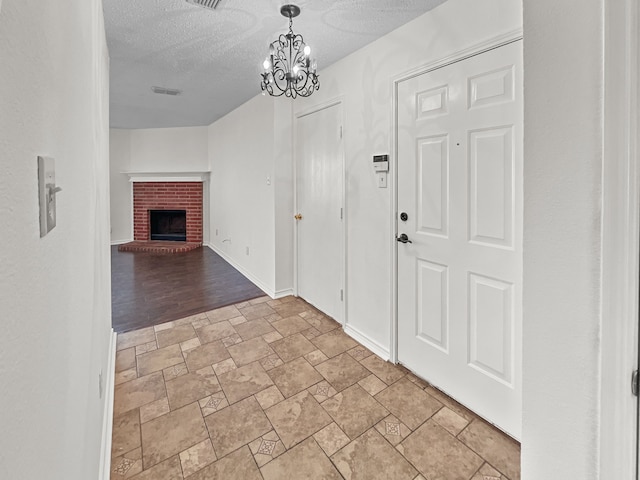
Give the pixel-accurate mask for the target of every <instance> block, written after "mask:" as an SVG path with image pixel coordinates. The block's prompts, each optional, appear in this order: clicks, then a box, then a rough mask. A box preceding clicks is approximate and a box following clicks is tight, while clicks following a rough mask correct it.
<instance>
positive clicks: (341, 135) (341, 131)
mask: <svg viewBox="0 0 640 480" xmlns="http://www.w3.org/2000/svg"><path fill="white" fill-rule="evenodd" d="M340 138H342V125H340Z"/></svg>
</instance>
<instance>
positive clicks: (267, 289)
mask: <svg viewBox="0 0 640 480" xmlns="http://www.w3.org/2000/svg"><path fill="white" fill-rule="evenodd" d="M205 246H207V247H209V248H210V249H211V250H213V251H214V252H216V253H217V254H218V255H220V256H221V257H222V258H224V259H225V260H226V261H227V262H228V263H229V264H230V265H231V266H232V267H233V268H235V269H236V270H238V271H239V272H240V273H241V274H242V275H244V276H245V277H247V279H249V280H250V281H251V282H253V283H254V284H255V285H256V286H257V287H258V288H259V289H260V290H262V291H263V292H264V293H266V294H267V295H269V296H270V297H271V298H276V292H275V291H274V290H273V288H270V287H267V285H265V283H264V282H263V281H262V280H260V279H259V278H256V277H255V276H254V275H253V274H251V273H250V272H248V271H247V270H246V269H244V268H243V267H241V266H240V265H238V264H237V263H236V262H235V261H234V260H233V259H232V258H231V257H229V255H227V254H226V253H225V252H223V251H222V250H220V249H219V248H218V247H216V246H215V245H212V244H211V243H208V244H207V245H205Z"/></svg>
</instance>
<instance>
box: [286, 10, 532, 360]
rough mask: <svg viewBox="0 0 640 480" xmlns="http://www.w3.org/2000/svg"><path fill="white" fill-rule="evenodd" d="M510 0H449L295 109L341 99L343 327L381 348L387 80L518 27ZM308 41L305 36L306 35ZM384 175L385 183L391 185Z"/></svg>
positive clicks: (386, 339) (324, 76)
mask: <svg viewBox="0 0 640 480" xmlns="http://www.w3.org/2000/svg"><path fill="white" fill-rule="evenodd" d="M521 18H522V12H521V4H520V2H519V1H513V0H449V1H448V2H445V3H444V4H442V5H440V6H439V7H437V8H435V9H434V10H432V11H431V12H428V13H426V14H425V15H423V16H421V17H419V18H418V19H416V20H414V21H413V22H411V23H409V24H407V25H405V26H403V27H401V28H399V29H397V30H395V31H394V32H391V33H390V34H388V35H386V36H385V37H383V38H382V39H380V40H378V41H376V42H373V43H371V44H370V45H368V46H366V47H364V48H363V49H361V50H360V51H358V52H356V53H354V54H353V55H350V56H348V57H346V58H344V59H343V60H341V61H339V62H337V63H336V64H334V65H332V66H331V67H329V68H327V69H324V70H322V71H321V72H320V84H321V86H320V90H319V91H318V92H315V93H314V94H313V95H312V96H311V97H309V98H308V99H301V100H296V102H295V104H294V112H295V111H300V110H304V109H307V108H309V107H311V106H313V105H316V104H319V103H322V102H325V101H327V100H329V99H332V98H335V97H338V96H342V97H343V98H344V102H345V108H344V112H345V125H344V127H345V128H344V141H345V163H346V169H347V172H346V186H347V187H346V191H347V198H346V203H347V205H346V219H347V256H348V265H347V289H346V290H347V291H346V294H347V302H348V303H347V306H348V310H347V324H348V325H349V326H350V327H351V328H353V329H355V330H357V331H359V332H360V333H362V334H363V335H365V336H366V337H367V338H369V339H370V340H371V341H373V342H375V343H376V344H377V345H379V346H380V347H381V348H382V349H384V350H387V351H388V350H389V347H390V331H391V323H390V322H391V315H392V313H391V295H390V292H391V291H392V288H393V286H392V283H391V252H392V247H393V244H394V243H395V242H394V240H393V231H392V224H391V221H390V219H391V201H392V199H391V189H390V188H387V189H380V188H378V187H377V182H376V175H375V174H374V172H373V167H372V156H373V155H375V154H382V153H388V154H390V159H391V161H392V162H393V161H395V159H394V158H393V152H392V151H391V147H392V146H391V131H392V120H393V117H392V114H393V112H392V79H393V78H394V77H397V76H399V75H400V74H403V73H405V72H407V71H409V70H412V69H414V68H417V67H419V66H421V65H425V64H427V63H429V62H432V61H435V60H438V59H441V58H444V57H446V56H448V55H450V54H452V53H455V52H456V51H459V50H462V49H464V48H467V47H470V46H473V45H474V44H476V43H479V42H481V41H483V40H487V39H489V38H492V37H495V36H497V35H499V34H504V33H507V32H510V31H513V30H516V29H518V28H520V27H521ZM309 42H311V39H309ZM393 181H394V179H393V178H392V176H391V175H390V176H389V184H391V182H393Z"/></svg>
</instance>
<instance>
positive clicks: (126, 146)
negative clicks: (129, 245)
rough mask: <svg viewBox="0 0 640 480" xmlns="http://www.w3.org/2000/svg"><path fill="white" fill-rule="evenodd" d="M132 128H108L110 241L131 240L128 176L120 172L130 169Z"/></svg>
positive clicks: (131, 220) (129, 184)
mask: <svg viewBox="0 0 640 480" xmlns="http://www.w3.org/2000/svg"><path fill="white" fill-rule="evenodd" d="M131 132H132V130H120V129H115V128H112V129H110V130H109V174H110V175H109V178H110V189H111V243H124V242H130V241H131V240H133V230H132V226H133V213H132V212H133V207H132V205H131V202H132V196H131V193H132V190H131V183H130V182H129V177H127V175H125V174H124V173H122V172H130V171H131Z"/></svg>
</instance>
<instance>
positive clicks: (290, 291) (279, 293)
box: [272, 288, 294, 299]
mask: <svg viewBox="0 0 640 480" xmlns="http://www.w3.org/2000/svg"><path fill="white" fill-rule="evenodd" d="M289 295H294V293H293V288H285V289H283V290H278V291H277V292H275V295H274V296H273V297H272V298H274V299H275V298H283V297H288V296H289Z"/></svg>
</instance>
